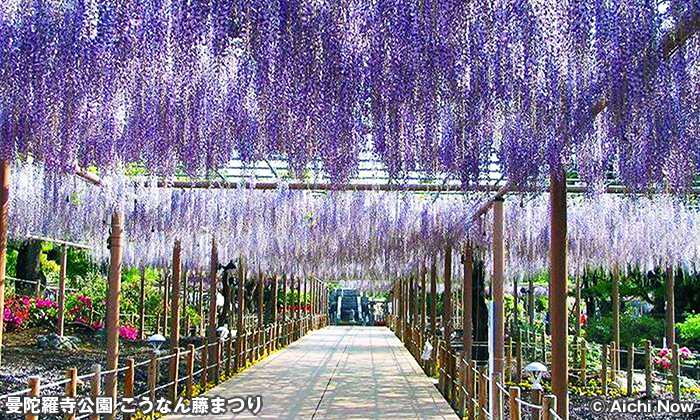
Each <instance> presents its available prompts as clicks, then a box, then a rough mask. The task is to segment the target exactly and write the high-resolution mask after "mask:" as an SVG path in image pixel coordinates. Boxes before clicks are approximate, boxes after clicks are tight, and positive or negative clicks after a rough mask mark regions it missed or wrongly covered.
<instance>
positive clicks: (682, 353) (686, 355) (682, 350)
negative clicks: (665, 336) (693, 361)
mask: <svg viewBox="0 0 700 420" xmlns="http://www.w3.org/2000/svg"><path fill="white" fill-rule="evenodd" d="M678 355H679V356H680V357H681V359H687V358H689V357H691V356H692V355H693V353H692V352H691V351H690V349H689V348H688V347H681V348H680V349H679V350H678Z"/></svg>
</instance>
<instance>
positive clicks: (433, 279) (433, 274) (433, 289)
mask: <svg viewBox="0 0 700 420" xmlns="http://www.w3.org/2000/svg"><path fill="white" fill-rule="evenodd" d="M430 337H431V340H432V345H433V354H432V357H431V358H430V375H429V376H432V375H433V374H434V373H435V366H436V363H435V362H436V359H435V355H436V354H437V261H436V257H435V255H433V258H432V261H431V263H430Z"/></svg>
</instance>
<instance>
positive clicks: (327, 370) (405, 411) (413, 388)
mask: <svg viewBox="0 0 700 420" xmlns="http://www.w3.org/2000/svg"><path fill="white" fill-rule="evenodd" d="M206 395H207V396H222V397H224V398H227V399H228V398H233V397H236V396H243V397H245V396H247V395H261V396H262V398H263V408H262V411H261V412H260V413H258V415H257V416H253V415H252V414H251V413H249V412H248V413H241V414H238V415H233V414H232V413H228V414H226V415H218V416H214V415H210V416H202V415H196V416H195V415H192V416H168V417H166V418H167V419H168V420H195V419H264V420H268V419H269V420H272V419H280V420H297V419H298V420H301V419H305V420H306V419H309V420H311V419H313V420H346V419H353V420H360V419H386V420H404V419H420V420H438V419H440V420H443V419H444V420H458V416H457V415H456V414H455V413H454V411H452V409H451V408H450V406H449V404H448V403H447V402H446V401H445V400H444V399H443V398H442V396H441V395H440V393H439V392H438V391H437V389H436V388H435V386H434V384H433V381H432V380H431V379H430V378H428V377H426V376H425V374H424V373H423V370H422V369H421V368H420V366H419V365H418V363H417V362H416V361H415V359H413V357H412V356H411V355H410V353H409V352H408V350H406V348H405V347H404V346H403V344H402V343H401V341H399V339H398V338H397V337H396V336H395V335H394V333H392V332H391V331H390V330H389V329H388V328H384V327H327V328H324V329H322V330H318V331H313V332H311V333H309V334H308V335H307V336H305V337H304V338H302V339H301V340H299V341H297V342H295V343H292V344H291V345H290V346H288V347H287V348H285V349H283V350H281V351H278V352H277V353H275V354H273V355H272V356H270V357H268V358H266V359H264V360H263V361H261V362H260V363H258V364H256V365H255V366H253V367H251V368H249V369H247V370H245V371H243V372H242V373H241V374H239V375H237V376H236V377H234V378H233V379H231V380H229V381H226V382H225V383H222V384H221V385H219V386H218V387H216V388H213V389H211V390H210V391H209V392H207V394H206Z"/></svg>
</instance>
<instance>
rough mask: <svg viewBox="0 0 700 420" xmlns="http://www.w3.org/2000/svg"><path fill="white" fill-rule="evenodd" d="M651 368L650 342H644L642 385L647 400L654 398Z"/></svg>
mask: <svg viewBox="0 0 700 420" xmlns="http://www.w3.org/2000/svg"><path fill="white" fill-rule="evenodd" d="M651 368H652V366H651V341H650V340H644V385H645V387H646V397H647V399H650V398H652V397H653V396H654V383H653V382H652V379H651V371H652V369H651Z"/></svg>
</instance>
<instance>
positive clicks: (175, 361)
mask: <svg viewBox="0 0 700 420" xmlns="http://www.w3.org/2000/svg"><path fill="white" fill-rule="evenodd" d="M173 351H174V352H175V355H174V356H173V357H172V358H171V359H170V382H172V383H173V384H172V386H171V388H170V399H171V401H173V402H175V400H177V392H178V389H177V383H178V380H179V373H180V347H175V349H174V350H173Z"/></svg>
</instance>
